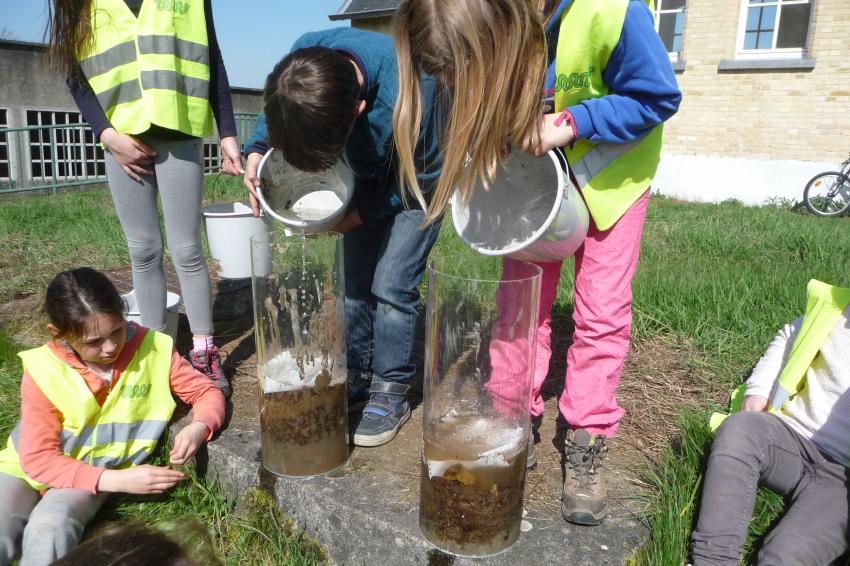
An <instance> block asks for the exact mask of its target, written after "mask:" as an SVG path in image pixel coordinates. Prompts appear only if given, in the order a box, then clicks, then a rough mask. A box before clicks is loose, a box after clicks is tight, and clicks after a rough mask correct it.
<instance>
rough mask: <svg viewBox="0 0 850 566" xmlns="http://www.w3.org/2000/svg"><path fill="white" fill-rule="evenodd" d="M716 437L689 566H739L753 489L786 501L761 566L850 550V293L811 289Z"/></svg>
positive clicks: (829, 558) (815, 284) (814, 284)
mask: <svg viewBox="0 0 850 566" xmlns="http://www.w3.org/2000/svg"><path fill="white" fill-rule="evenodd" d="M808 294H809V299H808V306H807V308H806V314H805V315H804V316H803V317H802V318H798V319H797V320H795V321H794V322H792V323H791V324H787V325H785V327H784V328H782V330H780V331H779V333H778V334H777V335H776V337H775V338H774V339H773V342H771V343H770V346H768V348H767V352H765V354H764V356H763V357H762V359H761V360H760V361H759V363H758V365H756V367H755V369H754V370H753V373H752V375H751V376H750V378H749V379H748V380H747V382H746V383H745V384H744V385H743V386H742V387H741V388H739V390H738V391H736V394H735V395H734V397H733V399H735V400H737V402H736V401H734V400H733V410H735V409H738V410H740V412H737V413H735V414H733V415H732V416H730V417H729V418H727V419H725V420H724V421H723V423H722V424H721V425H720V427H719V428H718V429H717V435H716V437H715V439H714V444H713V445H712V447H711V453H710V455H709V457H708V467H707V469H706V472H705V480H704V482H703V488H702V503H701V505H700V511H699V520H698V522H697V527H696V530H695V531H694V532H693V534H692V535H691V540H692V554H693V563H694V566H706V565H720V564H730V565H731V564H739V563H740V553H741V547H742V546H743V544H744V542H745V541H746V538H747V529H748V527H749V524H750V519H751V517H752V514H753V508H754V505H755V499H756V487H757V486H758V485H763V486H765V487H767V488H768V489H770V490H771V491H774V492H776V493H778V494H779V495H781V496H783V497H785V499H786V501H787V506H786V511H785V514H784V515H783V517H782V518H781V519H780V520H779V522H778V523H777V524H776V526H775V527H774V528H773V530H771V531H770V533H768V535H767V537H765V540H764V542H763V544H762V547H761V549H760V550H759V553H758V563H759V564H794V565H803V564H812V565H819V564H831V563H832V562H833V561H834V560H835V559H837V558H838V557H839V556H841V555H843V554H844V553H846V552H847V551H848V550H850V540H848V538H850V537H848V530H847V526H848V509H850V505H848V498H850V484H848V482H850V480H848V478H850V471H848V465H850V443H848V442H847V439H848V438H850V307H848V305H850V289H842V288H839V287H832V286H830V285H827V284H825V283H821V282H820V281H814V280H813V281H811V282H809V288H808Z"/></svg>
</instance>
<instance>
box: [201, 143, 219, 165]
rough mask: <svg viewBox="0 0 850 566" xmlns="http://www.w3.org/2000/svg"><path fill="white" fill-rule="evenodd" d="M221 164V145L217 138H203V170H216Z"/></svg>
mask: <svg viewBox="0 0 850 566" xmlns="http://www.w3.org/2000/svg"><path fill="white" fill-rule="evenodd" d="M220 164H221V146H220V145H219V142H218V140H204V172H205V173H213V172H215V171H218V168H219V166H220Z"/></svg>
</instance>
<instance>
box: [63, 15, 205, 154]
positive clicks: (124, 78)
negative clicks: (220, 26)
mask: <svg viewBox="0 0 850 566" xmlns="http://www.w3.org/2000/svg"><path fill="white" fill-rule="evenodd" d="M179 8H180V9H175V4H173V3H170V2H164V1H163V0H144V1H143V2H142V7H141V10H140V11H139V16H138V18H137V17H136V16H134V15H133V13H132V12H131V11H130V10H129V8H128V7H127V5H126V3H125V2H124V1H123V0H93V2H92V6H91V21H92V45H91V47H90V48H89V49H88V51H87V52H81V53H79V54H78V60H79V61H80V67H81V69H82V71H83V73H84V74H85V76H86V78H87V79H88V82H89V84H90V85H91V87H92V90H93V91H94V93H95V95H96V96H97V99H98V102H99V103H100V105H101V107H102V108H103V110H104V112H105V113H106V117H107V118H108V119H109V121H110V123H111V124H112V125H113V126H114V127H115V128H116V129H117V130H118V131H120V132H122V133H127V134H138V133H142V132H145V131H147V130H148V129H150V127H151V125H152V124H156V125H158V126H161V127H163V128H167V129H172V130H176V131H180V132H183V133H185V134H188V135H191V136H195V137H203V136H206V135H209V134H210V133H211V132H212V109H211V108H210V105H209V101H208V98H209V88H210V84H209V78H210V68H209V65H210V53H209V38H208V37H207V32H206V18H205V15H204V0H181V2H180V6H179Z"/></svg>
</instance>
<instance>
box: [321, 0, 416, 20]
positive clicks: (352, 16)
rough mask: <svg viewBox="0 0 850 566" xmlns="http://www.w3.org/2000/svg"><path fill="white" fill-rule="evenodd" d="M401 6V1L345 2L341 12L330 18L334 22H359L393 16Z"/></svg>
mask: <svg viewBox="0 0 850 566" xmlns="http://www.w3.org/2000/svg"><path fill="white" fill-rule="evenodd" d="M399 4H401V0H345V1H344V2H343V3H342V6H340V7H339V10H337V12H336V13H335V14H331V15H330V16H328V17H329V18H330V19H332V20H357V19H360V18H380V17H381V16H392V15H393V13H395V11H396V8H398V6H399Z"/></svg>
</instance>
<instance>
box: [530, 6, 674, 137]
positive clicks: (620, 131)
mask: <svg viewBox="0 0 850 566" xmlns="http://www.w3.org/2000/svg"><path fill="white" fill-rule="evenodd" d="M573 1H574V0H561V1H560V4H559V5H558V7H557V9H556V10H555V14H554V16H553V17H552V18H551V19H550V20H549V24H548V25H547V27H546V37H547V40H548V44H549V62H550V64H549V69H548V72H547V74H546V95H547V96H552V95H553V94H554V86H555V49H556V46H557V41H558V32H559V30H560V27H561V17H560V16H561V14H562V13H563V11H564V10H565V9H566V8H567V7H569V5H570V4H572V2H573ZM581 1H593V0H581ZM602 79H603V80H604V81H605V84H606V85H608V88H609V89H610V91H611V92H610V93H609V94H608V95H606V96H603V97H600V98H593V99H589V100H584V101H582V102H580V103H579V104H576V105H575V106H570V107H569V108H567V110H569V111H570V114H572V115H573V119H574V120H575V124H576V130H577V131H578V137H579V138H584V139H588V140H590V141H593V142H609V143H623V142H628V141H631V140H634V139H635V138H638V137H640V136H641V135H642V134H645V133H646V132H648V131H649V130H651V129H652V128H654V127H655V126H657V125H658V124H660V123H662V122H664V121H665V120H667V119H668V118H670V117H671V116H672V115H673V114H675V113H676V111H677V110H678V109H679V103H680V102H681V101H682V93H681V91H680V90H679V86H678V84H677V83H676V75H675V74H674V73H673V68H672V66H671V65H670V58H669V56H668V55H667V49H666V48H665V47H664V44H663V43H662V42H661V38H660V37H658V34H657V33H656V31H655V21H654V19H653V17H652V13H651V12H650V11H649V8H647V6H646V3H645V2H644V1H643V0H630V1H629V6H628V8H627V9H626V17H625V20H624V21H623V31H622V32H621V34H620V41H619V43H617V46H616V47H615V48H614V51H613V52H612V53H611V58H610V59H609V60H608V66H607V67H606V69H605V72H604V73H603V75H602Z"/></svg>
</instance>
